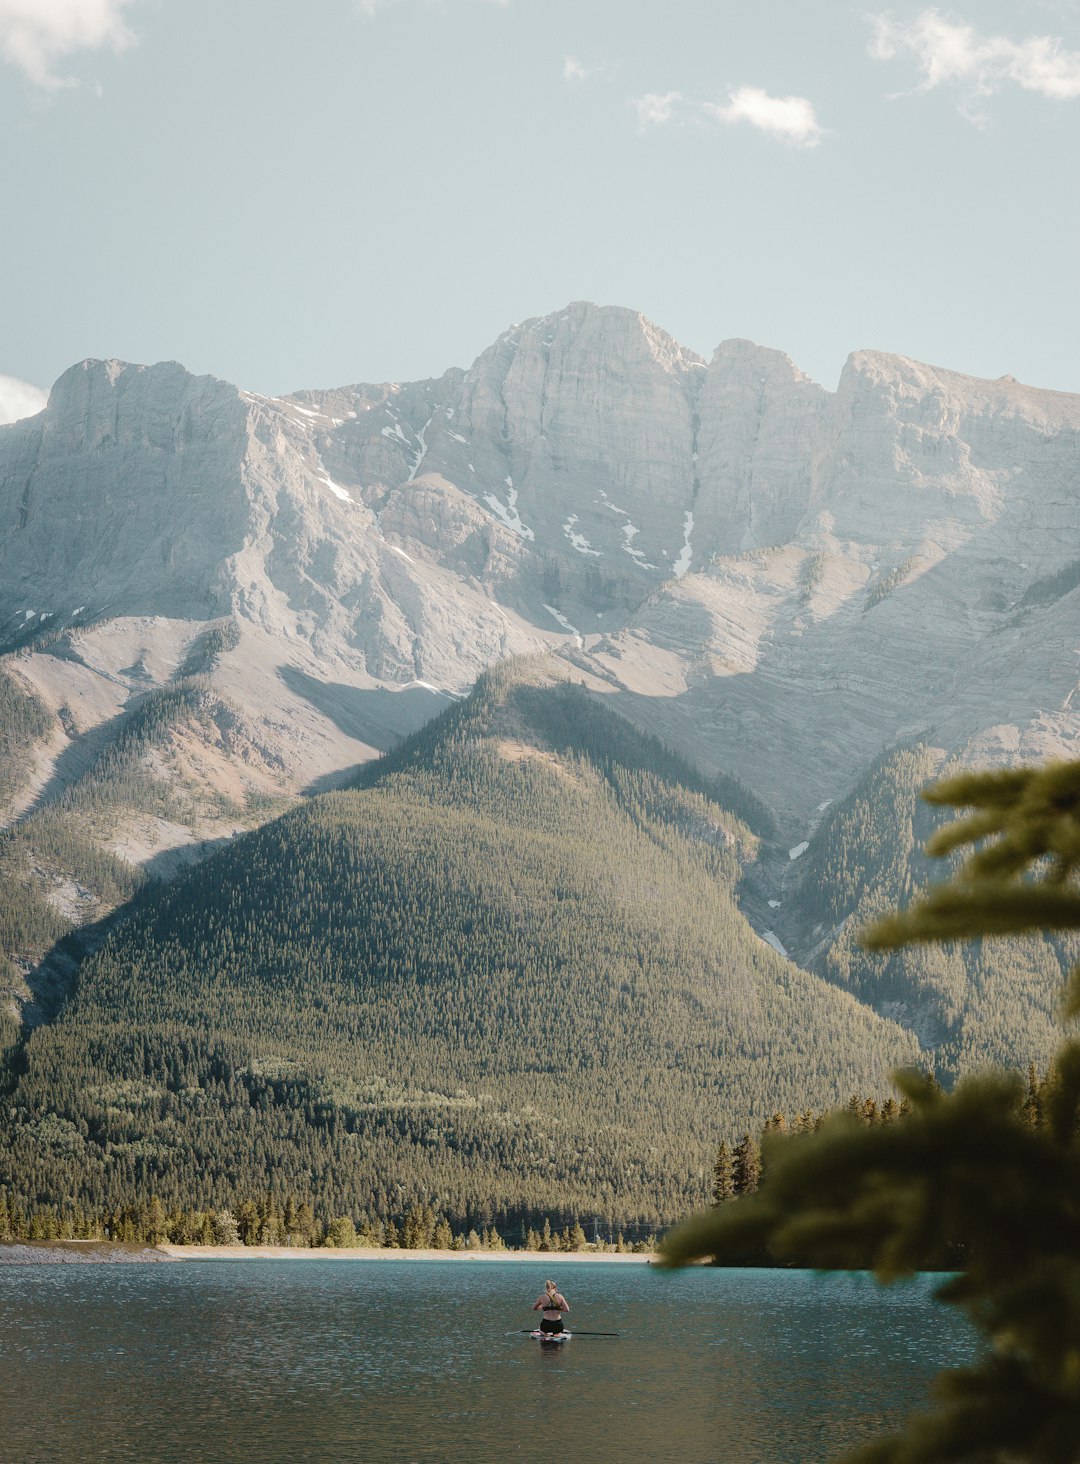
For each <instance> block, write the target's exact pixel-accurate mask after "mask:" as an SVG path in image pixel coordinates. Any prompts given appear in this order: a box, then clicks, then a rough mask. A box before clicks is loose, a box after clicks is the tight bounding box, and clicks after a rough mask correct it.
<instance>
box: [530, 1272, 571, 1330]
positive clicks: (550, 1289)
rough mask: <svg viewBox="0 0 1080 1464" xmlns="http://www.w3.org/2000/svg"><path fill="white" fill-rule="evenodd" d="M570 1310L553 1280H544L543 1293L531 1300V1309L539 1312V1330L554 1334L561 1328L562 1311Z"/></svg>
mask: <svg viewBox="0 0 1080 1464" xmlns="http://www.w3.org/2000/svg"><path fill="white" fill-rule="evenodd" d="M569 1310H570V1307H569V1304H568V1303H567V1300H566V1297H565V1296H563V1294H562V1292H561V1291H560V1290H559V1288H558V1287H557V1286H556V1285H555V1282H554V1281H545V1282H544V1294H543V1296H538V1297H537V1299H536V1300H535V1301H534V1302H533V1311H538V1312H539V1313H540V1330H541V1332H546V1333H547V1334H548V1335H550V1336H555V1335H557V1334H558V1333H560V1332H561V1331H562V1330H563V1320H562V1319H563V1312H568V1311H569Z"/></svg>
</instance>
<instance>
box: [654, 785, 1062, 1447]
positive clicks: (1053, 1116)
mask: <svg viewBox="0 0 1080 1464" xmlns="http://www.w3.org/2000/svg"><path fill="white" fill-rule="evenodd" d="M924 796H925V797H926V798H927V799H928V801H931V802H934V803H943V804H947V805H949V806H953V807H961V808H965V809H972V810H974V813H972V814H970V815H969V816H968V817H965V818H963V819H961V820H958V821H957V822H955V823H953V824H950V825H949V826H948V827H946V828H945V829H943V830H941V831H940V832H939V833H938V834H937V835H936V836H935V837H934V839H933V840H932V841H931V844H930V846H929V849H928V852H930V853H932V854H936V855H939V856H946V855H951V854H954V853H955V852H956V851H957V850H960V849H964V848H965V847H968V848H970V849H971V852H970V853H969V854H968V856H967V858H966V859H965V860H964V862H963V863H962V864H961V865H960V867H959V868H958V869H957V870H956V872H955V873H954V874H953V876H952V878H951V879H950V880H949V881H948V882H947V883H944V884H942V885H939V886H937V887H935V888H934V889H932V890H931V891H930V892H929V893H928V894H926V895H924V896H923V897H922V898H921V899H920V900H919V901H917V902H916V903H915V904H914V905H913V906H912V907H911V909H910V910H908V911H905V912H903V913H899V914H895V915H891V916H889V917H888V918H887V919H885V920H883V921H881V922H880V923H879V924H877V925H875V926H874V927H872V929H871V930H870V931H869V932H868V933H867V935H866V937H865V942H866V944H868V945H870V946H872V947H874V948H877V949H881V948H888V947H894V946H898V945H902V944H906V943H908V942H910V941H916V940H918V941H934V940H944V939H955V938H958V937H979V936H984V935H1002V934H1005V935H1009V934H1021V933H1024V932H1028V931H1031V930H1039V929H1048V930H1070V929H1078V928H1080V888H1078V886H1077V878H1076V877H1077V872H1078V869H1080V763H1067V764H1054V765H1051V766H1048V767H1045V768H1034V769H1027V770H1019V771H1012V772H1006V773H983V774H967V775H965V776H963V777H960V778H953V779H950V780H948V781H947V782H945V783H942V784H939V785H937V786H936V787H934V788H932V789H930V790H929V791H928V792H927V793H926V794H925V795H924ZM1077 1011H1080V968H1078V970H1076V971H1074V972H1073V973H1072V974H1071V976H1070V978H1069V982H1068V984H1067V987H1066V1000H1065V1012H1066V1015H1067V1016H1068V1015H1074V1014H1076V1013H1077ZM896 1083H897V1086H898V1087H899V1088H900V1089H901V1091H902V1092H903V1094H904V1095H905V1097H906V1098H907V1100H908V1104H909V1109H910V1111H909V1114H908V1117H907V1118H906V1119H905V1120H904V1122H903V1123H899V1124H892V1125H886V1126H883V1127H875V1128H866V1127H864V1126H863V1125H862V1124H860V1123H859V1122H858V1121H857V1120H856V1119H855V1118H853V1117H852V1116H851V1115H848V1114H842V1113H840V1114H836V1115H835V1116H833V1117H832V1118H830V1119H829V1120H827V1122H826V1123H825V1124H824V1125H823V1126H822V1128H821V1129H820V1130H819V1131H818V1132H816V1133H814V1134H808V1135H796V1136H784V1135H775V1134H774V1135H770V1136H769V1137H768V1138H767V1139H766V1142H765V1146H764V1158H765V1172H766V1178H765V1180H764V1182H763V1184H762V1186H761V1188H760V1189H759V1190H758V1191H757V1193H756V1194H753V1195H747V1196H745V1197H743V1198H740V1199H738V1200H736V1201H733V1202H729V1203H727V1204H724V1205H722V1206H720V1207H719V1208H717V1209H713V1210H711V1211H709V1212H707V1213H705V1214H702V1215H698V1216H695V1217H693V1218H691V1219H690V1220H688V1221H686V1222H685V1223H684V1224H682V1225H680V1226H679V1227H678V1228H677V1229H676V1230H674V1231H672V1232H671V1234H670V1235H669V1236H668V1237H667V1238H666V1240H665V1241H664V1244H663V1247H662V1253H661V1254H662V1259H663V1262H664V1263H665V1264H668V1265H673V1266H677V1265H683V1264H686V1263H687V1262H689V1261H691V1260H696V1259H700V1258H702V1257H713V1258H715V1259H716V1260H717V1261H719V1262H721V1263H723V1262H733V1261H738V1260H741V1259H744V1258H746V1257H747V1256H752V1255H760V1254H762V1252H765V1253H768V1254H769V1255H771V1256H772V1257H774V1258H775V1259H777V1260H779V1261H787V1262H796V1263H799V1264H804V1265H814V1266H818V1267H823V1268H845V1269H847V1268H856V1267H864V1266H865V1267H868V1268H870V1269H872V1270H873V1271H874V1272H875V1274H876V1275H877V1276H878V1278H879V1279H880V1280H881V1281H883V1282H885V1283H888V1282H891V1281H894V1280H896V1279H897V1278H899V1277H901V1276H905V1275H910V1274H912V1273H913V1272H915V1271H918V1270H925V1269H934V1268H953V1269H954V1270H956V1271H957V1274H953V1275H950V1276H949V1278H948V1279H947V1280H946V1281H945V1282H944V1284H943V1285H942V1286H941V1287H940V1288H939V1290H938V1293H937V1295H938V1296H939V1298H940V1299H941V1300H943V1301H945V1302H947V1303H949V1304H951V1305H954V1306H958V1307H960V1308H961V1309H962V1310H963V1311H964V1312H965V1314H966V1315H967V1316H968V1317H969V1319H970V1320H971V1322H972V1323H973V1324H974V1326H975V1327H976V1328H977V1329H978V1331H979V1332H980V1333H981V1334H982V1336H983V1337H984V1338H985V1340H986V1343H987V1349H986V1355H985V1356H984V1358H983V1359H982V1361H980V1362H979V1363H977V1364H976V1365H975V1366H973V1367H970V1368H965V1369H960V1370H950V1371H947V1372H944V1373H942V1374H941V1375H940V1376H939V1378H938V1379H937V1381H936V1384H935V1399H936V1403H937V1407H936V1410H935V1411H934V1412H933V1413H931V1414H929V1415H927V1416H925V1417H922V1418H916V1419H913V1420H912V1421H911V1423H910V1424H909V1426H908V1428H907V1429H906V1431H905V1432H904V1433H903V1434H902V1435H899V1436H897V1437H895V1438H892V1439H887V1440H883V1441H881V1442H879V1443H875V1444H873V1445H871V1446H870V1447H869V1448H865V1449H862V1450H860V1451H858V1452H856V1453H855V1454H853V1455H851V1456H849V1457H850V1459H851V1460H852V1461H853V1464H854V1461H858V1464H939V1461H940V1464H944V1461H964V1464H1019V1461H1024V1464H1075V1461H1076V1460H1078V1459H1080V1140H1078V1122H1077V1119H1078V1111H1080V1043H1078V1042H1075V1041H1070V1042H1067V1043H1066V1044H1065V1045H1064V1046H1063V1047H1062V1048H1061V1050H1060V1052H1059V1053H1058V1055H1057V1058H1056V1060H1055V1065H1054V1077H1053V1081H1052V1083H1051V1084H1050V1091H1049V1099H1048V1102H1047V1105H1046V1113H1045V1119H1044V1123H1043V1125H1042V1126H1041V1127H1039V1128H1033V1127H1032V1126H1031V1125H1030V1124H1028V1123H1025V1122H1024V1119H1023V1116H1022V1104H1023V1098H1024V1091H1023V1085H1022V1084H1021V1083H1020V1081H1019V1079H1018V1078H1016V1077H1014V1076H1011V1075H1006V1074H1003V1073H993V1072H990V1073H983V1074H979V1075H977V1076H973V1077H969V1078H967V1079H965V1080H964V1081H962V1082H961V1083H959V1084H958V1085H957V1087H956V1089H955V1091H954V1092H953V1093H951V1094H948V1095H946V1094H943V1093H942V1092H941V1091H940V1089H938V1088H937V1086H936V1084H934V1083H933V1082H932V1081H930V1080H929V1079H928V1078H926V1077H925V1076H923V1075H921V1074H918V1073H913V1072H906V1073H900V1074H897V1076H896Z"/></svg>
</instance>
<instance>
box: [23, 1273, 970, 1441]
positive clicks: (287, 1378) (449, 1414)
mask: <svg viewBox="0 0 1080 1464" xmlns="http://www.w3.org/2000/svg"><path fill="white" fill-rule="evenodd" d="M547 1276H553V1277H554V1278H555V1279H556V1280H557V1281H558V1282H559V1284H560V1286H561V1288H562V1290H563V1291H564V1293H565V1294H566V1297H567V1300H568V1301H569V1302H570V1305H571V1308H572V1311H571V1318H572V1322H573V1325H574V1326H575V1327H580V1328H581V1329H582V1330H590V1331H619V1332H620V1333H621V1334H622V1335H621V1336H620V1337H618V1338H600V1337H597V1338H590V1337H584V1336H577V1337H575V1338H574V1339H573V1340H572V1341H570V1342H568V1343H565V1344H564V1345H563V1346H562V1347H560V1348H541V1347H540V1346H538V1345H537V1344H536V1343H535V1342H533V1341H531V1340H530V1339H529V1338H528V1337H527V1336H524V1335H523V1334H522V1333H521V1332H519V1331H518V1330H517V1329H518V1328H521V1327H528V1326H529V1325H530V1324H531V1321H532V1313H531V1312H530V1311H529V1307H530V1305H531V1303H532V1301H533V1300H534V1299H535V1297H536V1296H537V1295H538V1294H539V1292H540V1290H541V1289H542V1285H543V1281H544V1279H545V1278H546V1277H547ZM935 1284H936V1280H935V1278H932V1277H919V1278H917V1279H916V1280H914V1281H912V1282H910V1283H907V1284H906V1285H904V1286H901V1287H896V1288H893V1289H892V1290H887V1291H885V1290H881V1289H879V1288H878V1287H877V1286H876V1284H875V1283H874V1282H873V1281H872V1280H870V1279H869V1278H867V1277H865V1276H862V1275H858V1274H840V1275H831V1276H818V1275H815V1274H813V1273H812V1272H807V1271H765V1270H748V1271H722V1270H711V1269H704V1268H695V1269H693V1270H688V1271H681V1272H676V1273H673V1274H669V1273H666V1272H659V1271H657V1270H655V1269H653V1268H651V1267H646V1266H628V1265H621V1266H620V1265H609V1264H604V1263H602V1262H596V1263H593V1262H585V1263H575V1264H573V1265H569V1264H568V1265H564V1266H563V1267H562V1268H561V1269H560V1266H559V1258H558V1256H551V1257H549V1258H547V1263H546V1264H523V1263H521V1262H515V1261H506V1262H498V1261H492V1262H477V1263H474V1264H469V1263H462V1262H455V1261H373V1262H364V1261H355V1262H346V1261H333V1260H325V1261H324V1260H305V1261H209V1262H191V1263H180V1264H174V1265H119V1266H109V1265H83V1266H71V1265H67V1266H64V1265H39V1266H24V1267H14V1266H12V1267H3V1268H0V1420H2V1422H0V1440H2V1443H0V1453H2V1455H3V1458H4V1459H5V1460H12V1461H19V1464H47V1461H48V1464H51V1461H62V1464H76V1461H78V1464H81V1461H93V1464H111V1461H117V1464H119V1461H124V1464H128V1461H131V1464H135V1461H137V1464H173V1461H177V1464H179V1461H184V1464H194V1461H198V1464H216V1461H219V1460H220V1461H226V1460H228V1461H230V1464H248V1461H251V1464H255V1461H258V1464H285V1461H290V1464H291V1461H294V1460H318V1461H339V1460H340V1461H363V1464H383V1461H386V1464H398V1461H401V1464H410V1461H417V1464H420V1461H423V1464H427V1461H432V1464H435V1461H437V1464H493V1461H496V1460H504V1459H519V1460H537V1461H539V1460H551V1459H553V1458H555V1457H559V1458H561V1459H562V1460H563V1461H565V1464H592V1461H608V1460H610V1461H626V1460H639V1461H645V1464H666V1461H672V1464H710V1461H728V1460H730V1461H732V1464H781V1461H782V1464H815V1461H818V1460H821V1461H824V1460H827V1459H829V1458H831V1457H832V1456H833V1455H835V1454H836V1453H837V1452H839V1451H841V1450H842V1449H843V1448H845V1447H850V1446H851V1445H853V1444H856V1443H859V1442H862V1441H865V1440H868V1439H870V1438H872V1437H873V1436H874V1435H876V1434H877V1433H879V1432H880V1431H882V1430H884V1429H887V1428H890V1427H893V1426H896V1425H897V1424H898V1423H899V1422H900V1421H901V1419H902V1418H903V1417H904V1415H905V1414H906V1413H907V1412H909V1411H910V1410H912V1409H915V1408H918V1407H921V1406H924V1405H925V1403H926V1400H927V1396H928V1394H927V1385H928V1382H929V1380H930V1378H931V1377H932V1376H933V1374H934V1373H935V1371H936V1370H937V1369H938V1368H939V1367H941V1366H943V1365H960V1364H963V1363H964V1362H966V1361H968V1360H970V1358H971V1357H972V1356H973V1354H974V1343H973V1339H972V1336H971V1334H970V1333H969V1332H968V1331H967V1330H966V1328H965V1326H964V1324H963V1323H962V1321H961V1320H960V1319H958V1318H957V1317H955V1316H953V1315H952V1314H951V1313H950V1311H949V1310H948V1309H947V1308H944V1307H940V1306H938V1305H937V1304H935V1303H934V1302H933V1301H932V1300H931V1293H932V1291H933V1288H934V1285H935Z"/></svg>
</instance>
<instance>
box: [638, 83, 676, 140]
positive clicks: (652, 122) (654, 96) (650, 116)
mask: <svg viewBox="0 0 1080 1464" xmlns="http://www.w3.org/2000/svg"><path fill="white" fill-rule="evenodd" d="M681 101H682V93H681V92H677V91H671V92H646V94H645V95H644V96H643V97H638V98H637V100H636V101H635V102H634V107H635V110H636V111H637V119H638V129H639V131H641V132H647V131H648V130H649V128H650V127H666V126H667V124H668V123H669V122H670V121H672V119H673V118H674V116H675V111H676V108H677V107H678V106H679V104H680V103H681Z"/></svg>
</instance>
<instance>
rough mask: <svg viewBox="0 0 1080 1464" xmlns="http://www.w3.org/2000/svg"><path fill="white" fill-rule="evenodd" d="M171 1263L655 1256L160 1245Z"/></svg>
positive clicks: (548, 1261)
mask: <svg viewBox="0 0 1080 1464" xmlns="http://www.w3.org/2000/svg"><path fill="white" fill-rule="evenodd" d="M158 1249H159V1250H161V1251H163V1252H164V1253H165V1254H166V1255H167V1256H169V1258H170V1259H171V1260H174V1261H467V1262H472V1263H475V1262H477V1261H479V1262H480V1263H481V1264H483V1262H484V1261H526V1262H529V1261H533V1262H536V1261H542V1262H543V1263H544V1265H546V1266H549V1267H550V1266H562V1265H564V1264H565V1263H566V1262H567V1261H569V1262H570V1264H571V1265H575V1264H577V1263H579V1262H581V1261H618V1262H620V1263H624V1262H630V1263H631V1264H637V1265H643V1264H644V1265H648V1263H649V1262H650V1261H652V1260H654V1259H655V1256H654V1255H635V1254H629V1253H626V1252H622V1253H620V1252H617V1251H521V1250H504V1251H498V1250H458V1251H451V1250H398V1249H395V1248H393V1247H382V1248H379V1249H375V1248H368V1247H365V1246H354V1247H351V1248H349V1249H341V1250H337V1249H335V1248H334V1247H331V1246H317V1247H315V1248H313V1249H310V1250H309V1249H305V1248H304V1247H301V1246H287V1245H163V1246H159V1247H158Z"/></svg>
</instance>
